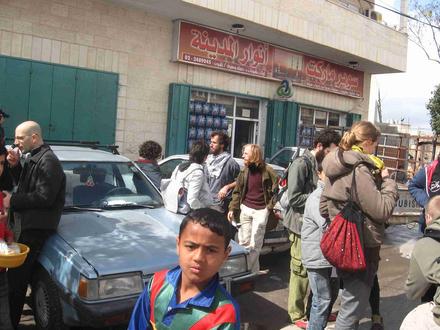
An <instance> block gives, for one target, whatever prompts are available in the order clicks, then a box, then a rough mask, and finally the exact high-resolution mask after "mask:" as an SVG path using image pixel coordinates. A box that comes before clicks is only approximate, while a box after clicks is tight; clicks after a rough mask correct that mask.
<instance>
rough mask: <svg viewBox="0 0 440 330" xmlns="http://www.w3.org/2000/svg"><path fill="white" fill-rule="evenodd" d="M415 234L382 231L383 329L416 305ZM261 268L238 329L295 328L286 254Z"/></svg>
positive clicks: (24, 325)
mask: <svg viewBox="0 0 440 330" xmlns="http://www.w3.org/2000/svg"><path fill="white" fill-rule="evenodd" d="M417 236H418V233H417V230H416V228H415V227H408V226H405V225H400V226H391V227H389V228H388V229H387V231H386V240H385V242H384V245H383V247H382V252H381V256H382V261H381V265H380V270H379V281H380V287H381V312H382V315H383V316H384V322H385V329H390V330H394V329H398V328H399V326H400V323H401V322H402V320H403V318H404V317H405V315H406V314H407V313H408V311H410V310H411V309H412V308H414V307H415V306H416V302H414V301H408V300H407V299H406V297H405V294H404V289H403V288H404V283H405V280H406V275H407V269H408V261H409V260H408V256H409V253H410V251H411V249H412V246H413V244H414V241H415V238H416V237H417ZM261 268H262V269H269V270H270V271H269V273H268V274H267V275H263V276H261V277H260V278H259V280H258V282H257V284H256V288H255V291H254V292H251V293H247V294H244V295H242V296H240V297H239V298H238V301H239V303H240V307H241V314H242V315H241V316H242V324H243V325H242V329H243V330H279V329H283V330H288V329H297V328H296V327H295V326H293V325H289V321H288V317H287V312H286V306H287V295H288V288H287V287H288V281H289V270H288V269H289V254H288V253H281V254H275V255H267V256H264V257H262V258H261ZM337 308H338V302H337V303H336V304H335V309H337ZM370 324H371V323H370V322H369V319H367V318H365V319H364V320H362V326H361V328H360V329H361V330H367V329H369V328H370ZM333 326H334V323H333V324H329V326H328V327H327V329H333V328H334V327H333ZM121 328H123V327H121ZM19 329H22V330H24V329H26V330H31V329H35V326H34V322H33V318H32V314H31V311H30V310H29V309H27V310H26V312H25V314H24V316H23V318H22V322H21V327H20V328H19ZM108 330H110V329H108Z"/></svg>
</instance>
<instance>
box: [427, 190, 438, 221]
mask: <svg viewBox="0 0 440 330" xmlns="http://www.w3.org/2000/svg"><path fill="white" fill-rule="evenodd" d="M425 213H426V214H429V215H430V216H431V217H432V220H435V219H438V218H440V195H437V196H434V197H432V198H431V199H430V200H429V201H428V203H427V204H426V207H425Z"/></svg>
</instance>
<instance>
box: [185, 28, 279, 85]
mask: <svg viewBox="0 0 440 330" xmlns="http://www.w3.org/2000/svg"><path fill="white" fill-rule="evenodd" d="M272 52H273V48H272V46H270V45H269V44H267V43H264V42H258V41H253V40H250V39H245V38H242V37H238V36H234V35H230V34H227V33H223V32H219V31H216V30H211V29H208V28H205V27H202V26H198V25H194V24H190V23H185V22H182V23H181V24H180V38H179V54H178V59H179V60H180V61H184V62H189V63H194V64H200V65H204V66H209V67H212V68H216V69H223V70H228V71H233V72H237V73H244V74H249V75H253V76H258V77H264V78H270V77H271V76H272V58H273V55H272Z"/></svg>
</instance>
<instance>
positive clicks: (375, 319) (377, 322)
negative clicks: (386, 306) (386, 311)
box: [371, 314, 384, 330]
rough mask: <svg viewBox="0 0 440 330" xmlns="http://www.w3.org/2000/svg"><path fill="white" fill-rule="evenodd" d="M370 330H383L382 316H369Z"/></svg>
mask: <svg viewBox="0 0 440 330" xmlns="http://www.w3.org/2000/svg"><path fill="white" fill-rule="evenodd" d="M371 330H384V328H383V318H382V316H380V315H376V314H373V315H372V316H371Z"/></svg>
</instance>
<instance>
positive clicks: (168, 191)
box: [160, 141, 214, 214]
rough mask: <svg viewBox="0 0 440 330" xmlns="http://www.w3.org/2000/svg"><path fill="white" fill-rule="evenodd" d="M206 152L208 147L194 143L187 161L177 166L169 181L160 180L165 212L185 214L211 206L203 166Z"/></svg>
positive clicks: (209, 191)
mask: <svg viewBox="0 0 440 330" xmlns="http://www.w3.org/2000/svg"><path fill="white" fill-rule="evenodd" d="M208 152H209V147H208V145H207V144H206V143H205V142H204V141H196V142H194V144H193V146H192V147H191V151H190V153H189V161H188V162H184V163H182V164H180V165H179V166H177V167H176V168H175V169H174V171H173V174H171V178H170V179H162V181H161V185H160V190H161V194H162V199H163V203H164V206H165V208H166V209H167V210H169V211H171V212H174V213H181V214H187V213H189V211H190V210H195V209H200V208H203V207H209V206H212V205H213V203H214V201H213V198H212V195H211V190H210V189H209V185H208V179H207V178H208V175H207V171H206V170H205V167H204V165H203V164H204V162H205V160H206V157H207V156H208Z"/></svg>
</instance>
